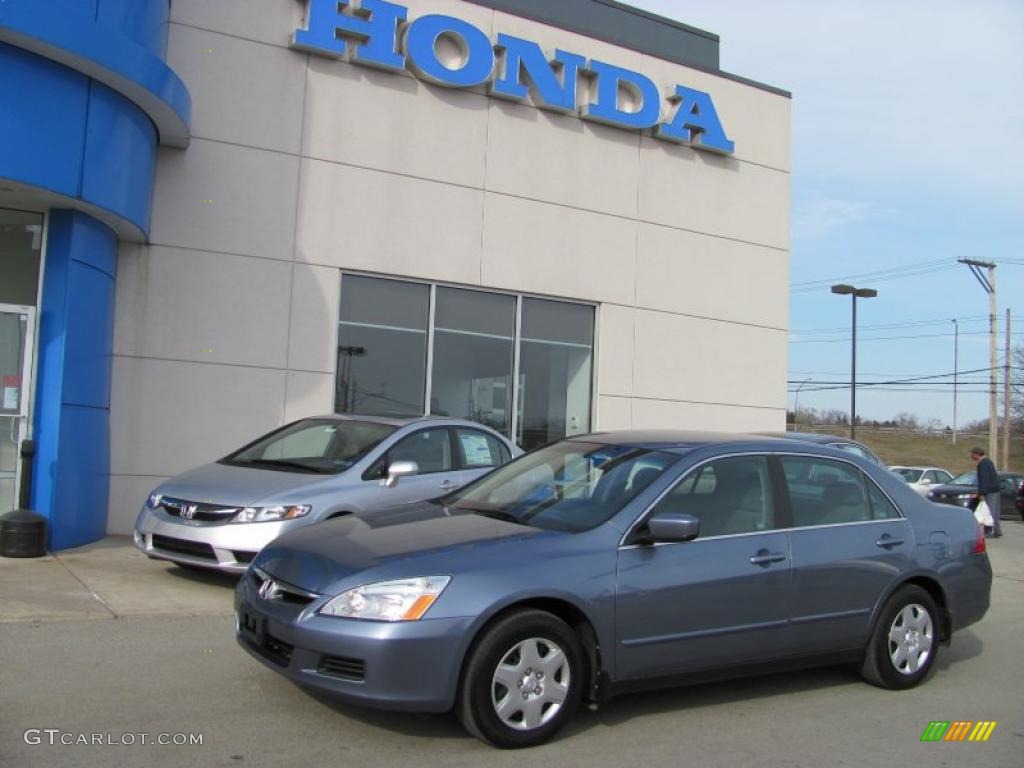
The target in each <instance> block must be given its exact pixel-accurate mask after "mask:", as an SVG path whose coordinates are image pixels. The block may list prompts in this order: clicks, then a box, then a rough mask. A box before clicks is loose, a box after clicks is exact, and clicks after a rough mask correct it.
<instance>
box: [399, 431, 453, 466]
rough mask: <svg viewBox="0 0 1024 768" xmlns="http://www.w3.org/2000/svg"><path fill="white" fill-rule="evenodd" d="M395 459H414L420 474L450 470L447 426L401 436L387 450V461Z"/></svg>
mask: <svg viewBox="0 0 1024 768" xmlns="http://www.w3.org/2000/svg"><path fill="white" fill-rule="evenodd" d="M396 461H415V462H416V465H417V466H418V467H419V473H420V474H421V475H429V474H431V473H432V472H450V471H452V469H453V464H452V443H451V439H450V438H449V435H448V428H447V427H436V428H434V429H421V430H420V431H419V432H414V433H413V434H411V435H409V436H408V437H404V438H402V439H401V440H399V441H398V442H397V443H395V444H394V445H393V446H392V447H391V448H390V449H389V450H388V463H389V464H394V463H395V462H396Z"/></svg>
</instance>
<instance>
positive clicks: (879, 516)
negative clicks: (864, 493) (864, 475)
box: [866, 480, 900, 520]
mask: <svg viewBox="0 0 1024 768" xmlns="http://www.w3.org/2000/svg"><path fill="white" fill-rule="evenodd" d="M866 484H867V488H868V501H869V502H870V503H871V519H872V520H893V519H895V518H897V517H899V516H900V513H899V512H898V511H897V509H896V507H895V506H893V503H892V502H891V501H889V497H888V496H886V495H885V494H884V493H882V489H881V488H879V487H878V486H877V485H875V484H874V483H873V482H871V481H870V480H868V481H867V483H866Z"/></svg>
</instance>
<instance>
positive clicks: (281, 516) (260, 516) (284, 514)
mask: <svg viewBox="0 0 1024 768" xmlns="http://www.w3.org/2000/svg"><path fill="white" fill-rule="evenodd" d="M310 509H311V507H310V506H309V505H308V504H301V505H293V506H287V507H285V506H281V507H246V508H245V509H243V510H241V511H240V512H239V513H238V514H237V515H235V516H234V517H233V518H231V522H232V523H272V522H275V521H278V520H294V519H295V518H297V517H304V516H305V515H308V514H309V510H310Z"/></svg>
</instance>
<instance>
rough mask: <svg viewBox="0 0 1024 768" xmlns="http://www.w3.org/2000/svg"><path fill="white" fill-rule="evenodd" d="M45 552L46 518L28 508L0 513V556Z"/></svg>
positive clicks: (21, 555)
mask: <svg viewBox="0 0 1024 768" xmlns="http://www.w3.org/2000/svg"><path fill="white" fill-rule="evenodd" d="M45 554H46V518H45V517H43V516H42V515H40V514H37V513H35V512H32V511H31V510H28V509H16V510H14V511H13V512H7V513H6V514H3V515H0V557H42V556H43V555H45Z"/></svg>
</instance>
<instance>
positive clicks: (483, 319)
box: [430, 288, 516, 435]
mask: <svg viewBox="0 0 1024 768" xmlns="http://www.w3.org/2000/svg"><path fill="white" fill-rule="evenodd" d="M436 295H437V299H436V300H437V307H436V310H435V317H434V359H433V374H432V378H433V384H432V387H431V390H430V392H431V395H430V412H431V413H434V414H438V415H440V416H457V417H460V418H463V419H471V420H473V421H477V422H479V423H481V424H486V425H487V426H488V427H491V428H492V429H494V430H496V431H498V432H501V433H503V434H505V435H509V434H511V432H512V357H513V354H512V353H513V348H514V346H515V344H514V335H515V325H516V300H515V298H514V297H512V296H506V295H504V294H498V293H485V292H483V291H467V290H461V289H458V288H438V289H437V294H436Z"/></svg>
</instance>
